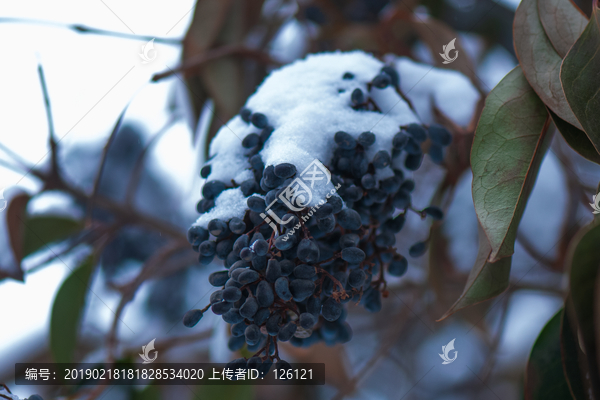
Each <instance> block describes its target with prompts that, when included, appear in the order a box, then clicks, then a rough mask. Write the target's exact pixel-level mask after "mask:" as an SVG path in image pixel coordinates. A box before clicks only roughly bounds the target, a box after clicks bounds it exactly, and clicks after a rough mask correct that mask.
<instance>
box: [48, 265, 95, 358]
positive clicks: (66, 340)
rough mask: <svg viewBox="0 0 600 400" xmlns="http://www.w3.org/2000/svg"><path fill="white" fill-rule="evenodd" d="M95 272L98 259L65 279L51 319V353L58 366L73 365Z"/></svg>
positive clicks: (78, 268)
mask: <svg viewBox="0 0 600 400" xmlns="http://www.w3.org/2000/svg"><path fill="white" fill-rule="evenodd" d="M93 269H94V257H93V256H91V255H90V256H88V257H87V258H85V259H84V260H83V262H82V263H81V264H80V265H79V267H77V268H76V269H75V270H74V271H73V272H72V273H71V275H69V276H68V277H67V279H65V281H64V282H63V284H62V285H61V287H60V289H59V290H58V293H57V294H56V298H55V299H54V303H53V304H52V313H51V316H50V352H51V353H52V357H53V358H54V362H57V363H69V362H73V356H74V354H75V348H76V344H77V331H78V328H79V322H80V319H81V315H82V313H83V308H84V305H85V297H86V293H87V291H88V287H89V284H90V277H91V275H92V271H93Z"/></svg>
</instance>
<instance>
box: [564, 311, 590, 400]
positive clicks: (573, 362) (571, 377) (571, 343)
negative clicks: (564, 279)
mask: <svg viewBox="0 0 600 400" xmlns="http://www.w3.org/2000/svg"><path fill="white" fill-rule="evenodd" d="M567 304H569V302H567ZM569 310H570V308H569V307H566V306H565V311H564V312H563V317H562V321H561V327H560V353H561V357H562V364H563V372H564V374H565V379H566V380H567V384H568V385H569V389H570V391H571V396H572V397H573V399H576V400H585V399H587V396H586V395H585V387H584V385H583V374H582V372H581V366H580V364H579V360H580V357H582V358H583V357H585V355H584V354H583V352H582V351H581V348H580V347H579V343H578V341H577V336H576V333H577V331H576V329H575V327H573V326H572V324H571V321H570V318H569V317H570V311H569Z"/></svg>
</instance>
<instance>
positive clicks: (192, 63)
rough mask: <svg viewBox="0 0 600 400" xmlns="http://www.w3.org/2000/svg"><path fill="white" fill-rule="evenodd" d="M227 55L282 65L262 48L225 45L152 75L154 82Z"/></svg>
mask: <svg viewBox="0 0 600 400" xmlns="http://www.w3.org/2000/svg"><path fill="white" fill-rule="evenodd" d="M227 56H241V57H247V58H254V59H255V60H257V61H260V62H262V63H264V64H273V65H276V66H280V65H281V63H280V62H279V61H276V60H274V59H273V58H271V56H270V55H269V54H268V53H266V52H264V51H261V50H254V49H249V48H247V47H245V46H240V45H231V46H223V47H219V48H217V49H213V50H209V51H207V52H205V53H202V54H198V55H196V56H194V57H190V58H189V59H188V60H187V61H185V62H184V63H183V64H182V65H181V66H179V67H177V68H173V69H170V68H169V70H168V71H165V72H161V73H158V74H155V75H154V76H153V77H152V82H158V81H160V80H161V79H164V78H167V77H169V76H171V75H174V74H176V73H179V72H187V73H191V72H195V71H196V70H198V69H199V68H200V67H202V66H203V65H204V64H206V63H207V62H209V61H213V60H217V59H219V58H223V57H227Z"/></svg>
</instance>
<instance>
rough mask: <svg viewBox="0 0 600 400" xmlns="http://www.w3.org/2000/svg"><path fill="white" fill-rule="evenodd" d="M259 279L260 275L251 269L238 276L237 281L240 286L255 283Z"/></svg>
mask: <svg viewBox="0 0 600 400" xmlns="http://www.w3.org/2000/svg"><path fill="white" fill-rule="evenodd" d="M259 278H260V274H259V273H258V272H256V271H255V270H253V269H247V270H245V271H244V272H242V273H241V274H240V276H239V277H238V279H237V281H238V282H239V283H241V284H242V285H246V284H248V283H252V282H256V281H257V280H258V279H259Z"/></svg>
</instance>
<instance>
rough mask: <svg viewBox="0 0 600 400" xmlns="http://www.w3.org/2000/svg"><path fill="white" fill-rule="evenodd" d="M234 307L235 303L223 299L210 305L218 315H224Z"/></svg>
mask: <svg viewBox="0 0 600 400" xmlns="http://www.w3.org/2000/svg"><path fill="white" fill-rule="evenodd" d="M232 308H233V303H229V302H227V301H223V302H221V303H215V304H213V305H212V306H211V307H210V310H211V311H212V312H213V313H214V314H216V315H223V314H225V313H226V312H227V311H229V310H231V309H232Z"/></svg>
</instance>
